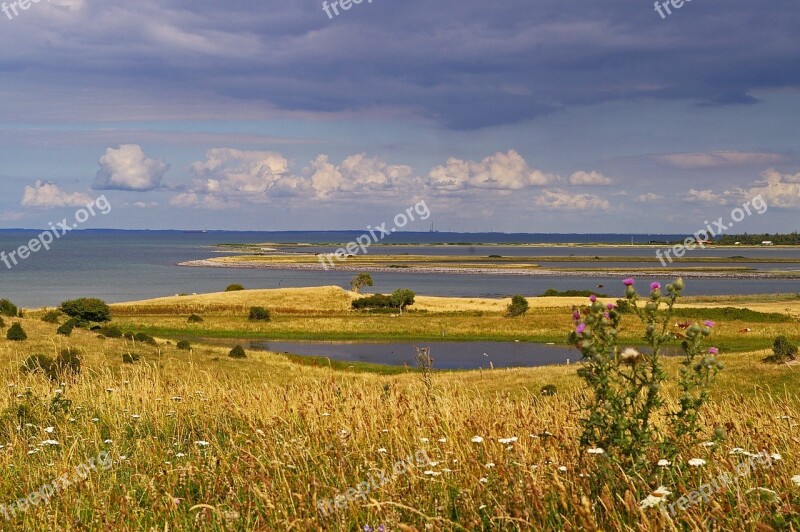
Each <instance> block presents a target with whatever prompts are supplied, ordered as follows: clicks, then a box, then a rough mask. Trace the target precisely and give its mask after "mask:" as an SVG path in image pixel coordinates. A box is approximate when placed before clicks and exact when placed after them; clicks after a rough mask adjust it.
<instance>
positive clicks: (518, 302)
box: [508, 294, 528, 318]
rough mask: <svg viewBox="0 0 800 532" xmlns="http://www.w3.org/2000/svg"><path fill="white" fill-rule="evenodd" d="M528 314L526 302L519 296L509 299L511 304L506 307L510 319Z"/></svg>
mask: <svg viewBox="0 0 800 532" xmlns="http://www.w3.org/2000/svg"><path fill="white" fill-rule="evenodd" d="M526 312H528V300H527V299H525V297H524V296H521V295H519V294H517V295H515V296H514V297H512V298H511V304H510V305H508V315H509V316H511V317H512V318H514V317H517V316H524V315H525V313H526Z"/></svg>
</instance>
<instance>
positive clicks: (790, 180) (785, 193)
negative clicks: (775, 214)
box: [744, 168, 800, 209]
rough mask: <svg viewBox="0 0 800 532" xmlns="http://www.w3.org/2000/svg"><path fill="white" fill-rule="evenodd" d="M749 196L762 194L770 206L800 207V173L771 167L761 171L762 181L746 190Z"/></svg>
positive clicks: (745, 193)
mask: <svg viewBox="0 0 800 532" xmlns="http://www.w3.org/2000/svg"><path fill="white" fill-rule="evenodd" d="M744 195H745V196H746V197H748V198H753V197H755V196H758V195H761V197H762V198H763V199H764V201H765V202H766V203H767V205H769V206H770V207H779V208H781V209H800V173H797V174H794V175H791V174H781V173H780V172H778V171H777V170H775V169H772V168H770V169H769V170H766V171H764V172H762V173H761V181H757V182H756V183H755V184H754V185H753V186H752V187H751V188H749V189H748V190H746V191H744Z"/></svg>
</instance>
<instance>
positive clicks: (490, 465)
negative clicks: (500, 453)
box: [486, 462, 494, 469]
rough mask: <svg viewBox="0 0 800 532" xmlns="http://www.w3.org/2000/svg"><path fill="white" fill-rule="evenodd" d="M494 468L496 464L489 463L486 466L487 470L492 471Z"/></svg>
mask: <svg viewBox="0 0 800 532" xmlns="http://www.w3.org/2000/svg"><path fill="white" fill-rule="evenodd" d="M493 467H494V462H489V463H488V464H486V468H487V469H491V468H493Z"/></svg>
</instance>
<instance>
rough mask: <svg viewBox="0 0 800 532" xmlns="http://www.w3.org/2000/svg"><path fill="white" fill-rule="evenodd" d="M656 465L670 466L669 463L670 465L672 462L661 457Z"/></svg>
mask: <svg viewBox="0 0 800 532" xmlns="http://www.w3.org/2000/svg"><path fill="white" fill-rule="evenodd" d="M657 465H658V467H669V466H671V465H672V462H670V461H669V460H665V459H663V458H662V459H661V460H659V461H658V464H657Z"/></svg>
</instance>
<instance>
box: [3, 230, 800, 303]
mask: <svg viewBox="0 0 800 532" xmlns="http://www.w3.org/2000/svg"><path fill="white" fill-rule="evenodd" d="M39 233H40V231H38V230H24V229H9V230H0V251H5V252H6V254H8V252H10V251H12V250H15V249H17V248H18V247H19V246H21V245H23V244H26V243H27V242H28V241H29V240H31V239H32V238H35V237H36V235H37V234H39ZM362 233H363V231H311V232H309V231H296V232H292V231H289V232H231V231H208V232H182V231H122V230H86V231H71V232H69V233H68V234H67V235H64V236H63V237H62V238H61V239H59V240H57V241H55V242H54V243H53V244H52V245H51V249H50V250H49V251H45V250H40V251H38V252H37V253H34V254H32V255H31V256H30V257H28V258H27V259H25V260H22V261H19V263H18V264H17V265H13V263H12V264H11V265H12V268H10V269H9V268H7V266H6V265H5V264H4V263H3V262H0V298H4V297H5V298H9V299H11V300H12V301H14V302H15V303H16V304H17V305H21V306H23V307H27V308H35V307H46V306H50V307H53V306H57V305H58V304H59V303H61V302H62V301H64V300H67V299H72V298H77V297H98V298H101V299H103V300H105V301H107V302H110V303H114V302H122V301H133V300H140V299H148V298H154V297H162V296H170V295H175V294H184V293H187V294H191V293H204V292H217V291H222V290H224V289H225V287H226V286H227V285H229V284H231V283H240V284H243V285H244V286H245V287H246V288H251V289H255V288H286V287H303V286H326V285H337V286H341V287H343V288H346V287H349V283H350V279H351V278H352V277H353V272H351V271H341V270H335V269H332V270H329V271H298V270H258V269H226V268H205V267H192V268H189V267H183V266H178V263H180V262H184V261H191V260H200V259H205V258H209V257H214V256H219V255H220V254H221V253H228V254H230V251H225V250H221V249H220V248H218V247H217V245H219V244H252V243H268V242H272V243H282V244H302V245H298V246H297V247H296V248H290V249H289V251H292V250H297V251H305V252H307V251H315V252H325V253H329V252H332V251H334V250H335V249H336V248H337V247H339V244H342V243H346V242H350V241H353V240H355V238H357V237H358V236H359V235H361V234H362ZM682 238H683V236H682V235H620V234H506V233H440V232H431V233H412V232H398V233H394V234H392V235H390V236H388V237H386V239H385V240H384V241H382V243H381V244H382V245H373V246H372V247H370V249H369V253H373V254H379V253H393V254H400V253H409V254H412V255H414V254H420V253H425V254H459V255H460V254H466V255H474V256H488V255H502V256H510V255H517V256H553V255H562V256H569V255H574V256H575V257H586V265H587V266H591V267H603V266H604V265H608V266H612V267H622V268H625V267H628V266H630V267H631V268H642V267H643V266H645V265H643V264H635V263H630V264H628V263H624V262H622V263H619V262H614V263H604V262H603V261H602V258H603V257H626V256H627V257H632V256H652V254H653V253H654V249H653V248H652V247H638V246H636V245H635V244H646V243H648V242H650V241H674V240H679V239H682ZM564 243H569V244H576V245H578V244H579V246H573V245H563V244H564ZM597 243H604V244H618V245H619V247H597V246H592V244H597ZM631 243H633V244H634V246H631ZM383 244H385V245H383ZM426 244H427V245H428V246H426ZM430 244H450V246H448V247H438V246H437V247H435V248H433V247H430ZM514 244H550V245H546V246H540V247H520V246H514ZM560 244H561V245H560ZM689 253H691V256H693V257H698V258H700V257H731V256H733V255H739V256H745V257H747V258H753V259H758V258H764V257H778V258H789V259H797V262H788V263H780V264H768V263H757V262H754V263H752V264H750V266H752V267H754V268H757V269H766V270H791V271H800V247H797V248H788V249H787V248H769V247H763V248H742V249H731V248H717V249H714V248H708V249H706V250H696V251H692V252H689ZM687 256H688V255H687ZM548 265H549V266H558V265H562V266H572V267H575V266H582V263H565V264H558V263H544V264H543V266H544V267H546V266H548ZM692 265H694V266H701V267H702V266H703V264H702V263H697V264H692V263H686V264H682V266H692ZM718 265H719V264H715V266H718ZM730 265H731V266H747V265H748V264H747V263H746V262H745V263H742V262H741V261H739V262H736V263H731V264H730ZM372 277H373V279H374V281H375V287H374V288H373V290H375V291H379V292H383V293H387V292H391V291H393V290H395V289H397V288H410V289H412V290H414V291H415V292H417V293H419V294H425V295H440V296H460V297H504V296H509V295H512V294H525V295H529V296H535V295H538V294H541V293H542V292H544V291H545V290H547V289H549V288H554V289H557V290H567V289H585V290H597V291H598V292H602V293H606V294H608V295H611V296H621V295H622V293H623V288H624V287H623V286H622V284H621V283H620V282H617V280H615V279H610V278H608V277H607V276H602V277H597V276H590V275H587V276H585V277H572V276H570V277H563V278H562V277H553V276H547V277H544V276H543V277H533V276H515V275H459V274H444V273H408V272H403V271H397V272H377V273H374V274H373V275H372ZM663 280H664V281H667V282H668V281H669V280H670V276H669V275H668V273H667V272H665V275H664V279H663ZM600 285H602V288H598V287H599V286H600ZM685 293H686V294H687V295H731V294H774V293H800V280H798V279H720V278H715V279H691V280H689V281H687V289H686V292H685Z"/></svg>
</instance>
